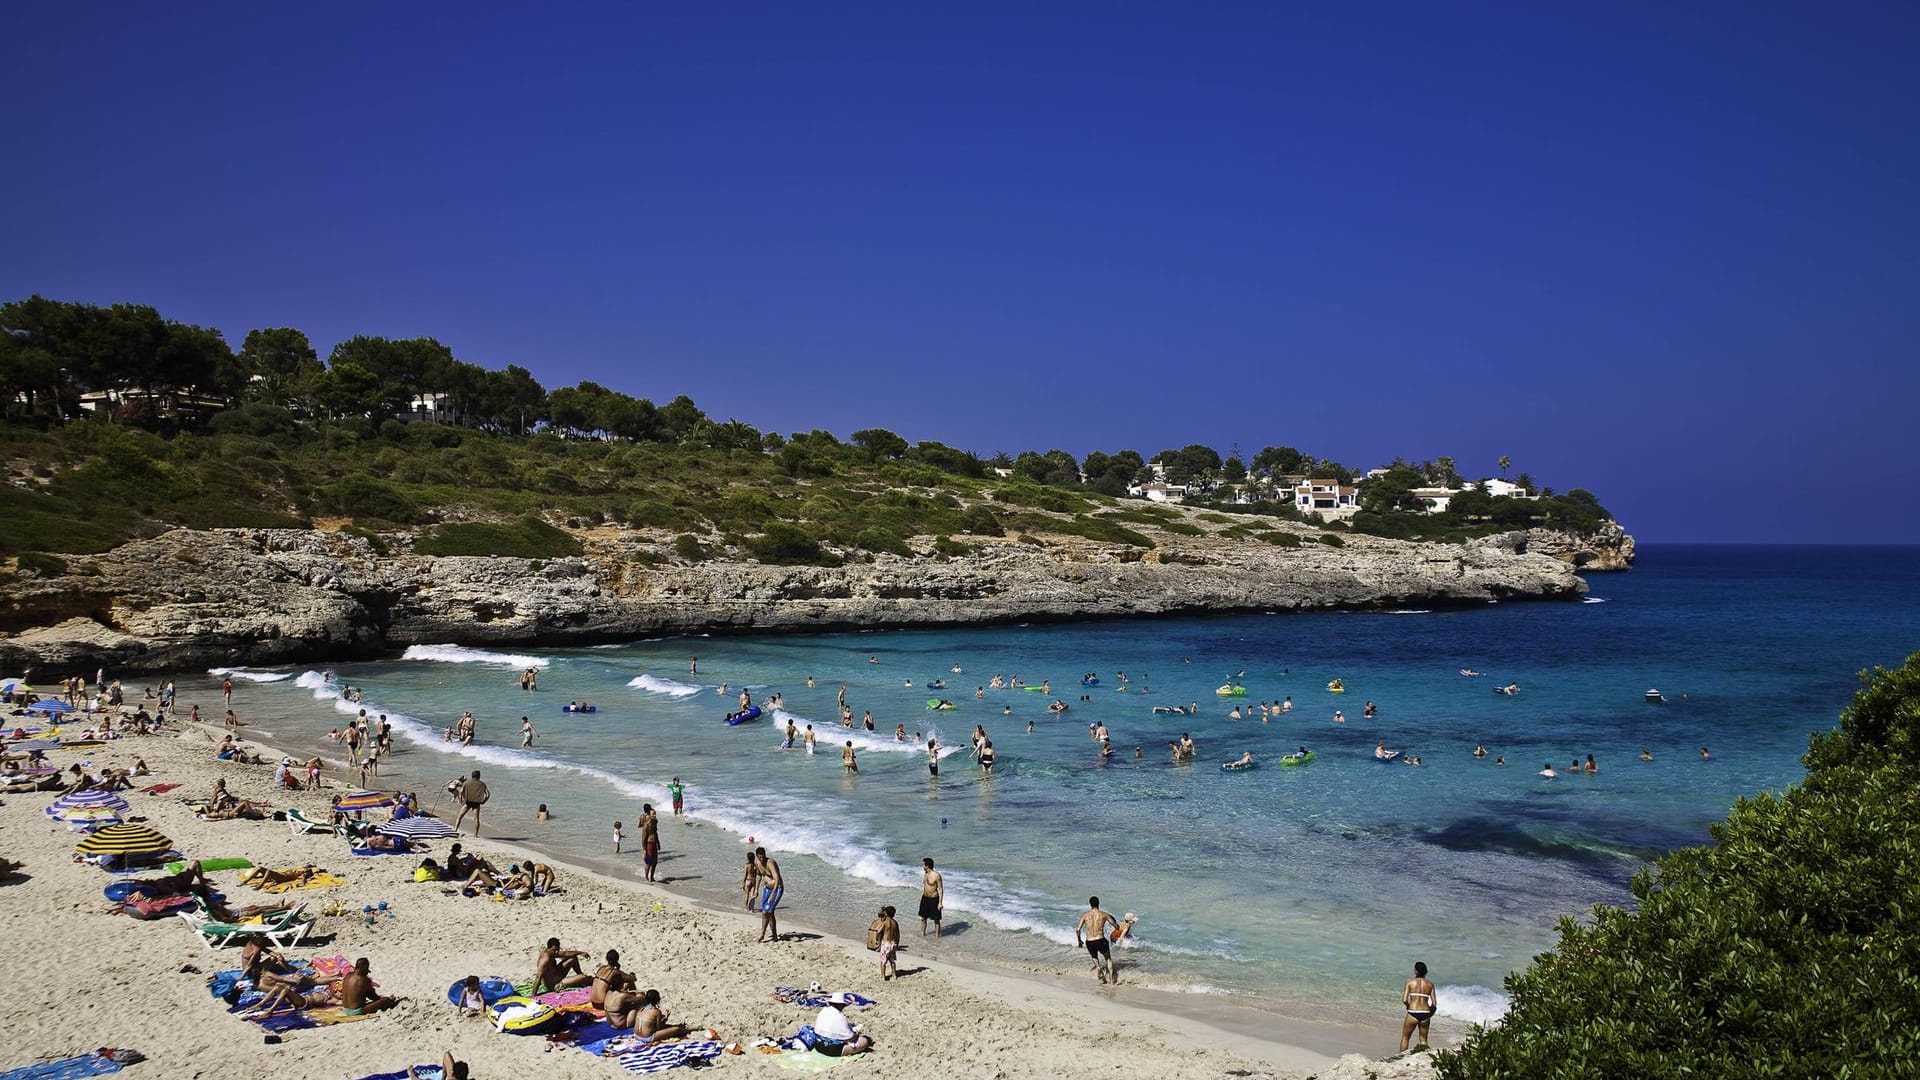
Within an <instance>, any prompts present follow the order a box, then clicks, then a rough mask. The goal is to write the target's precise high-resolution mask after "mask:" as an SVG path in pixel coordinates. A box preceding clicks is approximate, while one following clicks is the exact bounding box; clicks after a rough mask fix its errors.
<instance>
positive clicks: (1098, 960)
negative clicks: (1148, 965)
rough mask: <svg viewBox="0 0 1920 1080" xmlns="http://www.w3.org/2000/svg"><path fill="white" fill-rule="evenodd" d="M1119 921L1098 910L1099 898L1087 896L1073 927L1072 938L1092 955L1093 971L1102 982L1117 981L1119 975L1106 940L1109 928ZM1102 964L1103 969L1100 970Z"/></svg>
mask: <svg viewBox="0 0 1920 1080" xmlns="http://www.w3.org/2000/svg"><path fill="white" fill-rule="evenodd" d="M1119 925H1120V924H1119V923H1118V922H1117V921H1115V919H1114V917H1113V916H1111V915H1109V914H1107V913H1106V912H1104V911H1101V910H1100V898H1099V897H1097V896H1089V897H1087V910H1086V911H1085V912H1083V913H1082V914H1081V916H1080V921H1079V922H1078V923H1076V924H1075V925H1074V927H1073V940H1074V941H1076V942H1078V943H1079V944H1081V945H1083V946H1085V947H1086V950H1087V955H1088V956H1091V957H1093V973H1094V974H1096V975H1098V976H1100V982H1101V983H1102V984H1107V983H1117V982H1119V981H1120V976H1119V975H1118V974H1117V973H1116V972H1115V971H1114V970H1113V947H1112V946H1111V945H1110V944H1108V942H1107V931H1108V930H1109V928H1113V929H1117V928H1118V927H1119ZM1102 964H1104V965H1105V969H1104V970H1102Z"/></svg>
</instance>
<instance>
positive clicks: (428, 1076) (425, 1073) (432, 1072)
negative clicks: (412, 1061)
mask: <svg viewBox="0 0 1920 1080" xmlns="http://www.w3.org/2000/svg"><path fill="white" fill-rule="evenodd" d="M413 1076H418V1077H420V1078H421V1080H444V1078H443V1077H442V1076H441V1075H440V1066H438V1065H415V1066H414V1067H413V1068H412V1069H411V1070H408V1069H402V1070H400V1071H399V1072H389V1073H374V1074H373V1075H372V1076H362V1077H359V1078H358V1080H409V1077H413Z"/></svg>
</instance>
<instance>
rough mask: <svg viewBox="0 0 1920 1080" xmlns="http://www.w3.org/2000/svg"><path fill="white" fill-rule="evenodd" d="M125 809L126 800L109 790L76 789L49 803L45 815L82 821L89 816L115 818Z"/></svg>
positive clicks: (63, 819)
mask: <svg viewBox="0 0 1920 1080" xmlns="http://www.w3.org/2000/svg"><path fill="white" fill-rule="evenodd" d="M127 809H128V807H127V800H125V799H123V798H121V797H120V796H118V795H115V794H114V793H113V792H111V791H76V792H74V793H73V794H71V795H62V796H60V797H59V798H57V799H55V800H53V802H51V803H49V804H48V805H47V816H48V817H50V818H56V819H58V820H60V821H83V820H87V819H90V818H103V817H115V818H117V817H119V816H120V815H121V814H124V813H126V812H127Z"/></svg>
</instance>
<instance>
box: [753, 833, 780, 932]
mask: <svg viewBox="0 0 1920 1080" xmlns="http://www.w3.org/2000/svg"><path fill="white" fill-rule="evenodd" d="M753 857H754V864H753V869H754V877H755V878H756V879H757V881H758V883H759V886H760V936H759V937H758V938H756V939H754V943H755V944H756V945H757V944H759V943H760V942H763V941H765V940H767V934H768V932H771V933H772V934H773V940H775V941H779V940H780V920H779V919H778V918H776V917H775V915H774V912H775V911H776V910H778V909H779V907H780V900H781V898H782V897H783V896H785V895H786V891H787V888H786V886H787V883H786V879H785V878H782V877H781V876H780V864H779V863H777V862H774V861H773V858H772V857H771V856H769V855H768V854H767V849H766V848H754V849H753Z"/></svg>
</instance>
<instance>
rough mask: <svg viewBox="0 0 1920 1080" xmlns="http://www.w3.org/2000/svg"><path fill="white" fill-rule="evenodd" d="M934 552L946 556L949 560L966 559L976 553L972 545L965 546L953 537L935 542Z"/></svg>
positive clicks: (946, 537) (942, 538)
mask: <svg viewBox="0 0 1920 1080" xmlns="http://www.w3.org/2000/svg"><path fill="white" fill-rule="evenodd" d="M933 550H934V552H935V553H937V554H940V555H945V556H946V557H947V558H949V559H964V558H966V557H967V556H968V555H971V554H973V552H974V548H973V546H972V545H970V544H963V543H961V542H960V541H958V540H955V539H954V538H953V537H951V536H942V537H940V538H939V539H937V540H935V541H934V542H933Z"/></svg>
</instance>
